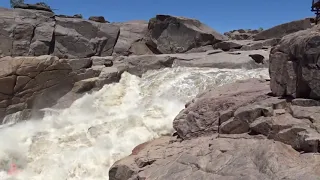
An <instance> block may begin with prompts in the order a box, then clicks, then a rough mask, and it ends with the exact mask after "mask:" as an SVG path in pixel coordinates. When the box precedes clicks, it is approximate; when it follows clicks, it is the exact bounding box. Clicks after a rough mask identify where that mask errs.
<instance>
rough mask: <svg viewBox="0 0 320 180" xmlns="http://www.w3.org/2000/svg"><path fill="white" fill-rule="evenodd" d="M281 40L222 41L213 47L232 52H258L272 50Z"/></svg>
mask: <svg viewBox="0 0 320 180" xmlns="http://www.w3.org/2000/svg"><path fill="white" fill-rule="evenodd" d="M279 41H280V39H267V40H261V41H252V40H228V41H222V42H219V43H216V44H214V45H213V46H212V47H213V48H214V49H221V50H223V51H231V50H242V51H250V50H258V49H271V47H272V46H274V45H276V44H277V43H278V42H279Z"/></svg>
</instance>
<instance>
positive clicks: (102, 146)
mask: <svg viewBox="0 0 320 180" xmlns="http://www.w3.org/2000/svg"><path fill="white" fill-rule="evenodd" d="M252 77H256V78H268V70H267V69H253V70H244V69H236V70H227V69H223V70H221V69H204V68H202V69H199V68H181V67H180V68H179V67H178V68H171V69H162V70H158V71H150V72H148V73H146V74H144V76H143V77H142V78H139V77H136V76H133V75H130V74H128V73H124V74H122V78H121V80H120V82H119V83H116V84H110V85H106V86H104V87H103V88H102V89H101V90H100V91H98V92H94V93H93V94H87V95H85V96H84V97H82V98H80V99H78V100H77V101H75V102H74V103H73V104H72V106H71V107H70V108H68V109H65V110H59V111H58V110H54V109H47V110H46V115H45V117H44V118H43V119H41V120H30V121H27V122H20V123H18V124H15V125H11V126H9V125H4V126H2V127H1V129H0V180H108V170H109V168H110V166H112V164H113V163H114V162H115V161H117V160H119V159H121V158H123V157H125V156H127V155H129V154H130V153H131V150H132V149H133V148H134V147H135V146H136V145H138V144H141V143H143V142H146V141H148V140H151V139H153V138H157V137H159V136H161V135H166V134H170V133H173V128H172V121H173V119H174V117H175V116H176V115H177V114H178V113H179V112H180V111H181V110H182V109H183V108H184V104H185V103H186V102H187V101H188V100H191V99H192V98H193V97H195V96H196V95H197V94H198V93H199V92H202V91H204V90H206V89H207V88H214V87H217V86H220V85H223V84H226V83H231V82H234V81H236V80H239V79H247V78H252ZM13 165H16V166H17V167H16V170H15V171H13V172H12V169H14V168H15V167H10V166H13ZM10 171H11V172H10Z"/></svg>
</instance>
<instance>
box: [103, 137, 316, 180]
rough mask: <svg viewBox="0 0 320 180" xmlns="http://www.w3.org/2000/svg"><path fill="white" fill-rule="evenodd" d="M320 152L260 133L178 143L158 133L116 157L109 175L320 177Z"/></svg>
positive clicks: (256, 179) (233, 179) (115, 179)
mask: <svg viewBox="0 0 320 180" xmlns="http://www.w3.org/2000/svg"><path fill="white" fill-rule="evenodd" d="M319 166H320V157H319V156H318V155H317V154H311V153H310V154H300V153H299V152H297V151H295V150H294V149H293V148H292V147H290V146H289V145H285V144H283V143H281V142H274V141H272V140H267V139H265V138H263V137H261V136H248V135H223V136H222V135H220V137H217V136H216V135H215V136H211V137H200V138H197V139H191V140H186V141H182V142H179V141H177V140H175V139H174V138H171V137H162V138H160V139H156V140H154V141H152V142H148V143H145V144H142V145H141V146H139V147H137V148H135V149H134V150H133V153H132V155H130V156H129V157H126V158H124V159H122V160H119V161H118V162H116V163H115V164H114V165H113V166H112V167H111V169H110V171H109V180H132V179H157V180H168V179H184V180H195V179H197V180H209V179H215V180H249V179H250V180H270V179H290V180H299V179H308V180H317V179H319V176H320V168H319Z"/></svg>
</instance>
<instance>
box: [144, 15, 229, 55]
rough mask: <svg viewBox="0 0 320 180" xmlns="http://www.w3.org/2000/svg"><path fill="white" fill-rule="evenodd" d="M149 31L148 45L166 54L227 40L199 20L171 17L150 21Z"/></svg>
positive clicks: (163, 16) (161, 16) (157, 17)
mask: <svg viewBox="0 0 320 180" xmlns="http://www.w3.org/2000/svg"><path fill="white" fill-rule="evenodd" d="M148 29H149V36H148V38H149V39H148V40H149V42H148V45H149V46H151V47H153V48H154V49H157V50H158V51H159V52H161V53H164V54H171V53H183V52H187V51H189V50H191V49H192V48H195V47H201V46H206V45H213V44H215V43H217V42H221V41H225V40H227V37H225V36H223V35H221V34H219V33H217V32H216V31H214V30H213V29H211V28H210V27H208V26H207V25H205V24H203V23H201V22H200V21H198V20H195V19H188V18H184V17H174V16H170V15H157V16H156V17H155V18H152V19H150V21H149V25H148ZM178 34H179V35H178Z"/></svg>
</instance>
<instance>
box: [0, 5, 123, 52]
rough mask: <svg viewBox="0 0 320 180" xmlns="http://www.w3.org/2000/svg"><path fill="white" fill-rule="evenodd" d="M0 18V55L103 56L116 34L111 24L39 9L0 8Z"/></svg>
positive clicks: (117, 29) (113, 42) (115, 39)
mask: <svg viewBox="0 0 320 180" xmlns="http://www.w3.org/2000/svg"><path fill="white" fill-rule="evenodd" d="M0 20H1V21H0V41H1V42H2V43H1V44H0V56H40V55H49V54H54V55H56V56H59V57H67V58H74V57H90V56H107V55H111V54H112V52H113V47H114V45H115V43H116V41H117V38H118V35H119V28H118V27H117V26H114V25H111V24H101V23H97V22H94V21H89V20H84V19H80V18H62V17H58V16H54V14H53V13H52V12H47V11H41V10H32V9H20V8H19V9H13V10H12V9H5V8H0Z"/></svg>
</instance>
